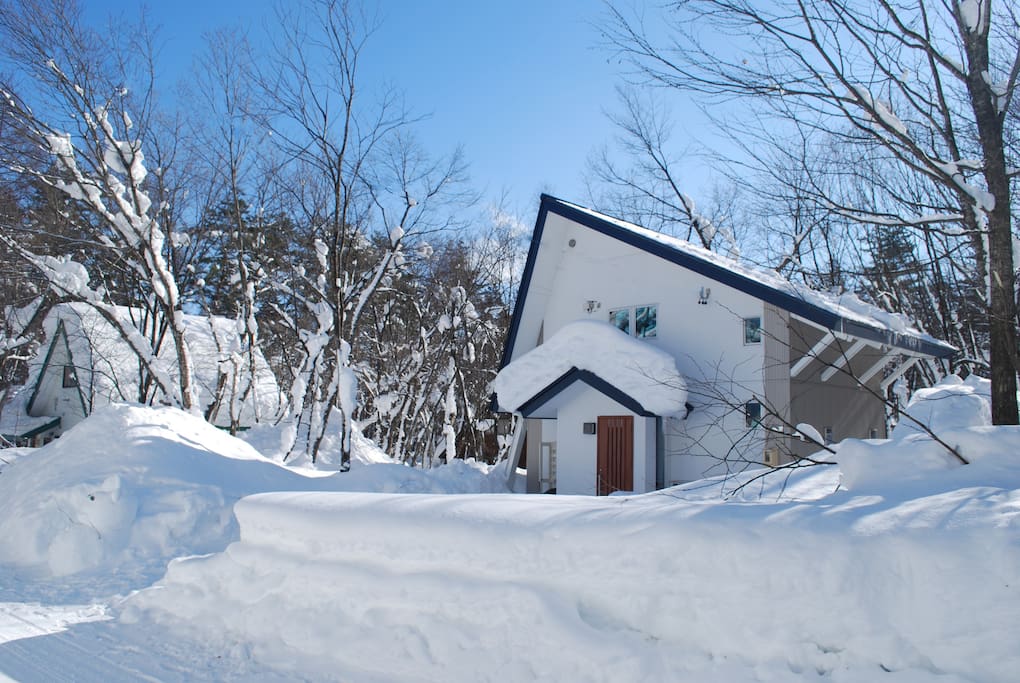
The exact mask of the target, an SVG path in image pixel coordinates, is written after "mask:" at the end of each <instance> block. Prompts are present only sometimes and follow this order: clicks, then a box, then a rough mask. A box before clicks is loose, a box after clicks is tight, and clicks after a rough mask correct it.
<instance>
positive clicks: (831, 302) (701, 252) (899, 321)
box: [543, 195, 956, 356]
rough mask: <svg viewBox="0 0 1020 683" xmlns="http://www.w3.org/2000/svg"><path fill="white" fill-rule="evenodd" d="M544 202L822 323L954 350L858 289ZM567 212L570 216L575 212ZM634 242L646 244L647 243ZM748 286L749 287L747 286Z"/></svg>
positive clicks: (935, 350) (934, 350) (940, 352)
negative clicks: (790, 274) (833, 286)
mask: <svg viewBox="0 0 1020 683" xmlns="http://www.w3.org/2000/svg"><path fill="white" fill-rule="evenodd" d="M546 202H550V203H552V204H554V205H559V206H560V207H564V208H566V209H568V212H570V213H574V214H575V215H576V214H582V216H583V217H588V218H590V219H595V221H599V222H602V223H608V224H610V225H612V226H613V227H615V228H619V229H621V230H624V231H626V232H628V233H631V234H633V235H635V236H637V237H638V238H640V239H642V240H644V241H651V242H653V243H654V244H656V245H658V246H661V247H662V248H664V249H665V250H667V251H669V252H673V253H674V254H679V255H683V256H685V257H687V258H688V259H695V260H697V261H700V262H702V263H703V264H705V265H707V266H709V267H710V268H712V269H713V270H717V271H721V272H724V273H729V274H732V276H735V277H734V278H731V279H735V280H736V282H728V283H727V284H731V285H733V286H736V287H737V288H738V289H744V288H745V287H748V286H749V288H750V289H752V291H751V292H750V293H752V294H753V295H759V296H760V294H761V292H760V290H762V289H763V288H764V290H766V291H765V293H766V294H767V293H768V291H769V290H771V292H772V293H775V294H777V295H779V296H780V297H783V298H788V299H790V300H792V303H798V304H802V305H806V306H807V307H813V308H814V309H817V312H820V313H823V314H826V313H827V314H828V315H829V316H832V317H835V318H836V319H837V320H836V321H831V320H829V321H823V320H817V319H816V320H815V322H820V323H822V324H830V323H833V322H837V323H839V324H841V325H842V326H843V328H844V329H842V330H841V331H845V332H847V333H849V334H853V335H855V336H864V337H866V338H867V337H873V336H874V335H869V334H867V330H871V331H874V332H886V333H889V334H888V335H884V336H883V339H881V340H880V341H883V342H885V343H890V344H893V345H895V346H900V347H908V348H915V347H918V346H920V347H921V348H920V349H916V350H922V351H923V352H925V353H930V354H931V355H936V356H948V355H952V354H953V353H954V352H955V351H956V349H955V348H954V347H952V346H950V345H949V344H946V343H945V342H943V341H940V340H938V339H936V338H935V337H932V336H931V335H928V334H926V333H924V332H921V331H919V330H918V329H917V328H916V327H914V326H913V324H912V323H911V322H910V321H909V320H908V319H907V318H906V317H905V316H903V315H900V314H898V313H889V312H888V311H884V310H882V309H881V308H878V307H877V306H874V305H872V304H869V303H867V302H865V301H862V300H861V299H860V298H859V297H858V296H857V295H856V294H853V293H850V292H847V293H843V294H832V293H829V292H821V291H818V290H814V289H811V288H809V287H807V286H805V285H800V284H796V283H793V282H790V281H789V280H787V279H786V278H784V277H783V276H782V275H780V274H779V273H776V272H775V271H771V270H766V269H762V268H755V267H753V266H749V265H746V264H743V263H740V262H738V261H736V260H734V259H732V258H729V257H727V256H723V255H721V254H717V253H715V252H712V251H709V250H707V249H703V248H701V247H698V246H696V245H694V244H691V243H690V242H688V241H686V240H682V239H679V238H676V237H671V236H669V235H664V234H662V233H660V232H656V231H654V230H649V229H648V228H643V227H641V226H639V225H635V224H633V223H628V222H627V221H624V220H620V219H618V218H613V217H612V216H607V215H605V214H603V213H599V212H598V211H594V210H592V209H588V208H586V207H583V206H580V205H578V204H573V203H571V202H567V201H564V200H562V199H557V198H555V197H550V196H548V195H543V204H545V203H546ZM567 217H568V218H571V216H567ZM589 227H591V226H589ZM635 246H639V247H641V248H644V246H643V245H635ZM744 291H746V289H745V290H744ZM788 310H789V309H788ZM793 312H795V313H798V314H801V313H807V315H804V316H803V317H807V318H808V319H812V318H811V316H810V313H811V311H810V310H806V311H802V310H794V311H793ZM846 323H850V325H846ZM855 323H856V325H855ZM859 326H863V327H864V328H867V330H861V329H860V328H859ZM876 341H878V340H876Z"/></svg>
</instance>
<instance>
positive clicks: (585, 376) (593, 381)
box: [517, 367, 655, 417]
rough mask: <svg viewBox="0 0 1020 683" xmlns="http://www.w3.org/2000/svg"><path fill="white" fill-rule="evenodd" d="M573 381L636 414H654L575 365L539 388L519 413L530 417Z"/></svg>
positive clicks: (652, 415) (607, 383)
mask: <svg viewBox="0 0 1020 683" xmlns="http://www.w3.org/2000/svg"><path fill="white" fill-rule="evenodd" d="M574 382H584V383H585V384H587V385H588V386H590V387H591V388H592V389H595V390H596V391H600V392H602V393H603V394H605V395H606V396H608V397H609V398H611V399H613V400H614V401H616V402H617V403H619V404H620V405H622V406H623V407H624V408H626V409H627V410H630V411H632V412H635V413H637V414H638V415H643V416H645V417H654V416H655V413H652V412H649V411H647V410H645V408H644V406H642V405H641V404H640V403H638V402H637V400H635V399H634V398H633V397H632V396H630V395H628V394H626V393H624V392H622V391H620V390H619V389H617V388H616V387H614V386H613V385H612V384H610V383H609V382H607V381H605V380H604V379H602V378H601V377H599V376H598V375H596V374H595V373H594V372H591V371H589V370H580V369H578V368H576V367H573V368H570V370H568V371H567V372H565V373H563V374H562V375H560V376H559V377H558V378H556V379H555V380H554V381H553V382H552V383H550V384H549V386H547V387H545V388H543V389H540V390H539V391H538V393H536V394H535V395H534V396H532V397H531V398H530V399H528V400H527V401H525V402H524V403H523V404H521V405H520V407H519V408H518V409H517V410H518V412H520V414H521V415H523V416H524V417H531V416H532V415H534V414H535V413H536V412H537V411H538V409H539V408H541V407H542V406H543V405H545V404H546V403H548V402H549V401H551V400H552V399H553V398H555V397H556V396H557V395H559V394H560V392H562V391H563V390H565V389H566V388H567V387H569V386H571V385H572V384H573V383H574Z"/></svg>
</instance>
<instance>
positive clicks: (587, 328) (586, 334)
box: [492, 320, 687, 415]
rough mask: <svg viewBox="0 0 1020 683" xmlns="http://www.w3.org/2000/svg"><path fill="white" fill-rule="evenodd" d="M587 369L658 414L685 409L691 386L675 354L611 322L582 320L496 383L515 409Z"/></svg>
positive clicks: (509, 407) (505, 404)
mask: <svg viewBox="0 0 1020 683" xmlns="http://www.w3.org/2000/svg"><path fill="white" fill-rule="evenodd" d="M574 368H576V369H578V370H587V371H588V372H590V373H592V374H594V375H596V376H597V377H598V378H599V379H601V380H603V381H605V382H607V383H608V384H610V385H612V386H613V387H614V388H615V389H617V390H619V391H621V392H623V393H624V394H626V395H627V396H628V397H629V398H631V399H633V400H635V401H637V402H638V403H639V404H640V405H641V407H643V408H644V409H645V410H647V411H650V412H652V413H655V414H656V415H674V414H676V413H680V412H683V411H684V403H685V402H686V401H687V386H686V383H685V382H684V379H683V377H682V376H681V374H680V371H679V370H677V367H676V361H675V360H674V358H673V357H672V356H671V355H669V354H668V353H666V352H665V351H662V350H660V349H657V348H655V347H654V346H652V345H651V344H649V343H648V342H643V341H639V340H637V339H634V338H633V337H631V336H629V335H627V334H625V333H623V332H621V331H620V330H618V329H617V328H615V327H613V326H612V325H610V324H609V323H605V322H601V321H596V320H578V321H576V322H573V323H570V324H568V325H565V326H564V327H563V328H562V329H560V330H559V331H558V332H556V334H554V335H553V336H551V337H550V338H549V339H547V340H546V341H545V343H544V344H541V345H539V346H538V347H536V348H534V349H532V350H531V351H529V352H528V353H526V354H524V355H523V356H521V357H520V358H518V359H517V360H515V361H514V362H512V363H510V364H509V365H507V366H506V367H504V368H503V369H502V370H500V371H499V374H498V375H496V379H495V380H493V383H492V388H493V390H494V391H495V392H496V396H497V400H498V402H499V405H500V406H501V407H502V408H504V409H506V410H512V411H516V410H518V409H519V408H520V407H521V406H522V405H523V404H524V403H526V402H527V401H528V400H530V399H532V398H534V397H535V396H537V395H538V394H540V393H541V392H542V391H544V390H545V389H547V388H549V386H550V385H551V384H553V383H554V382H556V380H558V379H559V378H560V377H562V376H564V375H566V374H567V373H569V372H570V371H571V370H572V369H574Z"/></svg>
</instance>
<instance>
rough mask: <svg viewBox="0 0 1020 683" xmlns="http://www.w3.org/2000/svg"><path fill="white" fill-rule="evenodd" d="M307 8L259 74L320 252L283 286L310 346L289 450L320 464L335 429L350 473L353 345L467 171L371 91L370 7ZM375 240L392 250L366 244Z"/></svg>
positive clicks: (300, 336) (294, 198) (289, 22)
mask: <svg viewBox="0 0 1020 683" xmlns="http://www.w3.org/2000/svg"><path fill="white" fill-rule="evenodd" d="M301 10H302V11H301V12H290V11H287V10H283V9H282V10H281V12H280V15H279V17H278V21H279V24H280V25H281V26H282V27H283V31H282V33H281V35H282V42H281V43H280V44H278V45H276V46H275V48H274V53H273V56H272V61H273V64H272V66H271V67H268V68H266V69H264V70H263V71H262V72H261V73H260V75H259V82H260V85H261V87H262V98H263V100H264V102H265V107H264V108H263V109H262V111H261V114H260V120H261V121H262V123H263V125H264V126H265V127H266V128H267V130H270V131H271V132H272V137H273V140H274V144H276V145H277V146H278V149H279V150H280V153H281V154H282V155H283V156H284V157H286V158H288V159H291V160H292V162H291V164H290V168H289V169H287V177H288V178H290V183H289V187H288V191H289V193H290V199H289V204H290V206H291V207H292V208H293V209H294V210H295V213H294V218H295V221H296V222H297V223H299V224H301V225H303V226H305V228H306V229H307V231H308V232H307V237H306V239H305V244H306V245H307V246H308V247H310V249H311V250H312V252H311V253H312V255H313V256H314V258H313V259H310V260H309V263H308V265H307V267H305V266H301V267H300V268H298V269H297V270H295V272H294V276H295V277H294V278H293V279H292V280H291V281H289V282H280V283H279V287H280V290H281V291H282V292H283V293H284V294H285V295H286V297H287V298H288V301H290V302H291V303H292V304H293V305H294V308H292V309H291V310H284V308H283V307H277V309H276V310H277V312H278V313H279V314H280V315H281V317H283V318H284V319H285V320H286V321H287V326H288V327H290V329H292V330H293V332H294V334H295V335H296V337H297V341H298V343H299V345H300V349H301V351H300V354H299V355H300V359H299V363H298V368H297V371H296V373H295V375H294V378H293V382H292V384H291V391H290V415H289V419H290V421H291V424H292V428H293V430H294V431H293V434H292V438H291V445H290V449H289V452H290V453H291V454H295V453H304V454H306V455H307V456H309V457H310V458H311V459H312V460H315V459H316V457H317V454H318V452H319V449H320V447H321V445H322V443H323V439H324V438H325V436H326V435H327V433H328V431H331V430H334V429H335V430H336V431H337V432H339V434H340V435H341V444H342V446H341V458H340V468H341V469H342V470H344V469H347V468H348V467H349V460H350V449H351V430H352V421H353V419H354V411H355V409H356V405H357V397H356V394H357V386H356V382H357V378H356V376H355V373H354V371H353V369H352V364H353V360H354V359H353V356H352V340H353V339H355V338H356V336H357V332H358V328H359V325H360V324H361V323H362V316H363V313H364V311H365V307H366V305H367V304H368V302H369V301H371V299H372V298H373V297H374V296H375V293H376V292H377V291H378V289H379V287H380V285H381V284H382V283H383V282H384V281H385V280H386V278H387V277H388V276H389V275H391V274H392V273H393V272H394V270H395V269H396V268H399V266H400V264H401V263H402V260H403V258H404V257H403V255H402V253H403V250H404V248H405V245H406V244H409V243H410V242H412V241H413V240H414V239H415V238H416V237H417V236H421V235H423V234H425V233H427V232H429V231H431V230H438V229H442V228H444V227H446V224H445V223H446V222H445V221H444V220H442V219H439V220H436V219H435V218H434V216H433V214H432V212H431V207H432V205H433V204H434V203H436V202H439V201H442V200H443V199H444V197H445V196H447V195H448V194H449V193H450V191H451V187H452V186H454V185H455V184H456V183H457V182H458V181H459V180H460V179H461V176H462V168H463V164H462V162H461V160H460V156H459V153H456V154H454V155H452V156H451V157H449V158H447V159H442V160H438V161H435V160H432V159H430V158H429V157H428V156H427V155H424V154H423V153H422V152H421V151H420V149H419V148H418V146H417V145H416V143H415V142H414V140H413V138H412V137H411V136H410V135H409V134H408V133H407V131H406V129H407V126H408V124H409V123H410V119H409V116H408V115H407V113H406V112H405V111H404V109H403V107H402V106H401V103H400V99H399V97H398V96H397V95H396V94H395V93H392V92H387V91H383V92H381V93H380V94H379V95H378V97H376V98H372V97H370V96H368V95H367V92H368V90H367V89H366V90H365V94H364V95H363V90H362V86H363V83H362V81H361V75H360V62H361V59H362V55H363V52H364V51H365V49H366V45H367V44H368V40H369V37H370V35H371V33H372V30H373V28H374V22H373V19H372V18H371V17H370V16H368V14H367V13H366V12H365V11H364V10H363V8H362V7H360V6H359V5H358V4H357V3H354V2H347V1H346V0H311V1H309V2H307V3H303V4H302V5H301ZM373 237H375V238H380V239H381V241H380V242H379V244H382V245H384V247H383V249H382V250H381V251H374V250H371V249H368V248H367V247H368V246H369V244H370V238H373Z"/></svg>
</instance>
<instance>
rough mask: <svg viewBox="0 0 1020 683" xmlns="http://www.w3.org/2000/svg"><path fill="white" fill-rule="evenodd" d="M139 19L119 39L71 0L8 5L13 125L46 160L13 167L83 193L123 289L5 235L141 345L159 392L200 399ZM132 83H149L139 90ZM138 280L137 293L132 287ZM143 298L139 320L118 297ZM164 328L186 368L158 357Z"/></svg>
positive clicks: (98, 244)
mask: <svg viewBox="0 0 1020 683" xmlns="http://www.w3.org/2000/svg"><path fill="white" fill-rule="evenodd" d="M143 29H144V26H142V27H141V28H140V29H139V30H138V31H127V32H125V35H126V36H127V37H126V38H125V37H124V36H119V39H121V40H123V41H125V42H124V43H120V44H118V43H117V40H114V41H112V42H113V43H114V44H112V45H111V44H110V43H111V41H110V40H108V39H106V38H104V37H101V36H99V35H98V34H97V33H96V32H94V31H92V30H90V29H88V28H86V27H85V26H84V25H83V23H82V17H81V7H80V6H79V5H78V4H77V3H76V2H74V1H73V0H24V1H21V2H15V3H10V2H5V3H3V4H2V5H0V40H2V42H3V48H2V49H3V53H4V57H5V61H6V62H7V64H8V66H9V67H10V69H11V74H12V75H11V77H10V78H6V79H4V81H3V82H0V95H2V96H3V98H4V100H5V102H6V105H7V113H8V116H9V120H10V123H11V125H13V126H14V127H16V129H17V130H18V133H19V135H21V136H22V137H23V138H24V139H26V140H29V141H31V142H32V144H33V145H34V146H35V149H36V151H37V153H38V155H39V157H40V158H39V160H38V161H39V163H36V164H27V163H25V161H26V160H25V158H24V157H13V158H12V157H11V156H7V155H5V159H4V162H5V163H6V164H7V165H8V166H9V167H11V168H13V169H14V170H15V171H17V172H19V173H21V174H25V175H28V176H32V177H34V178H35V179H36V180H37V181H38V182H40V183H42V184H44V185H47V186H49V187H52V188H54V189H56V190H58V191H60V192H62V193H64V194H66V195H67V196H68V197H69V198H71V199H72V200H74V201H75V202H76V203H77V204H78V205H79V206H80V207H82V208H83V210H85V211H87V212H88V213H89V214H90V216H91V217H92V219H93V221H94V222H93V223H92V224H91V228H92V230H91V232H90V234H89V235H88V239H89V240H90V241H91V242H92V244H91V245H90V247H89V248H90V249H93V250H96V251H101V252H104V253H105V254H106V255H107V258H108V260H107V262H108V263H111V264H114V265H115V266H116V267H117V268H119V269H121V273H122V278H121V280H120V282H119V284H120V286H121V288H122V290H121V292H119V293H118V292H114V291H111V289H110V288H108V287H106V286H105V285H104V283H103V282H102V281H103V278H104V274H103V273H99V272H95V271H92V272H90V271H89V269H87V268H86V267H85V266H84V265H83V264H81V263H78V262H76V261H74V260H73V259H72V258H71V257H70V256H69V255H66V254H65V255H51V254H36V253H33V252H31V251H29V250H28V249H25V248H24V247H23V246H22V245H20V244H19V243H18V242H17V240H15V239H14V238H13V237H12V236H11V235H10V234H6V235H0V237H3V238H4V240H5V241H6V242H7V245H8V247H9V248H11V249H14V250H15V251H17V252H18V253H19V254H20V255H21V257H22V258H23V259H25V261H26V262H28V263H30V264H31V265H32V267H33V268H35V269H37V270H38V271H39V272H41V273H43V274H44V275H45V277H46V278H47V280H48V282H49V286H50V288H51V289H52V290H53V291H54V292H55V293H56V294H58V295H59V296H61V297H63V298H67V299H69V300H78V301H84V302H87V303H88V304H90V305H91V306H93V307H94V308H95V309H96V310H97V311H98V312H99V313H100V314H101V315H102V316H103V317H104V318H105V319H106V320H107V321H108V322H109V323H110V324H111V325H113V327H114V329H115V330H117V331H118V332H119V333H120V335H121V336H122V337H123V338H124V340H125V341H126V342H127V343H128V345H129V346H130V347H131V348H132V349H133V351H134V352H135V353H136V355H137V356H138V359H139V362H140V363H141V365H142V366H143V368H144V369H145V371H146V374H147V375H148V377H149V378H150V379H151V380H152V381H153V382H154V383H155V384H156V385H157V386H158V388H159V390H160V393H161V394H163V395H165V396H166V397H167V398H168V399H170V400H171V401H174V402H176V403H178V404H179V405H180V406H181V407H183V408H185V409H188V410H190V409H197V407H198V406H197V405H196V401H197V399H196V393H195V387H194V384H193V380H192V370H191V359H190V355H189V352H188V348H187V344H186V342H185V340H184V322H183V318H182V309H181V298H180V293H179V290H178V287H177V282H176V279H175V277H174V275H173V272H172V271H171V268H170V266H169V263H168V259H167V253H168V238H169V236H170V233H171V231H172V226H170V225H166V224H164V223H162V222H161V221H160V214H161V210H162V209H163V208H164V206H163V205H162V203H161V202H157V203H155V204H154V202H153V199H152V196H151V195H150V191H151V190H153V189H155V190H156V192H157V195H156V196H157V198H162V192H161V187H162V181H161V178H160V176H161V175H162V174H163V173H165V172H166V169H165V168H160V169H159V171H158V172H157V173H156V174H154V177H152V176H150V175H149V171H148V168H147V166H146V163H145V153H144V152H143V146H144V144H145V142H146V132H147V125H148V123H149V119H150V116H151V114H152V106H153V101H152V97H153V89H152V83H153V80H152V79H153V62H152V58H151V52H149V51H148V47H149V45H151V43H150V42H149V40H148V35H147V34H146V32H145V31H144V30H143ZM133 82H137V83H140V84H141V85H140V86H139V88H138V89H137V91H133V90H132V89H131V86H130V84H131V83H133ZM128 280H130V281H131V282H132V283H134V284H135V285H136V286H137V288H138V289H137V296H136V297H133V298H131V299H129V300H125V299H124V298H120V299H119V300H116V297H118V294H119V295H120V296H121V297H123V289H125V288H126V287H127V281H128ZM117 303H131V304H136V305H138V306H139V308H136V312H137V315H136V314H135V313H132V315H131V318H130V320H128V319H125V317H124V316H122V315H119V314H118V312H117V310H116V308H115V304H117ZM164 337H169V340H170V341H169V343H171V344H172V345H173V346H174V349H175V351H176V359H177V366H178V367H177V369H178V372H177V377H176V378H173V377H171V376H170V375H169V374H168V373H167V372H166V371H165V370H161V369H160V368H158V367H157V364H156V363H155V362H154V360H155V357H156V354H157V353H158V350H159V349H158V346H159V345H160V344H161V343H162V340H163V339H164Z"/></svg>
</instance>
